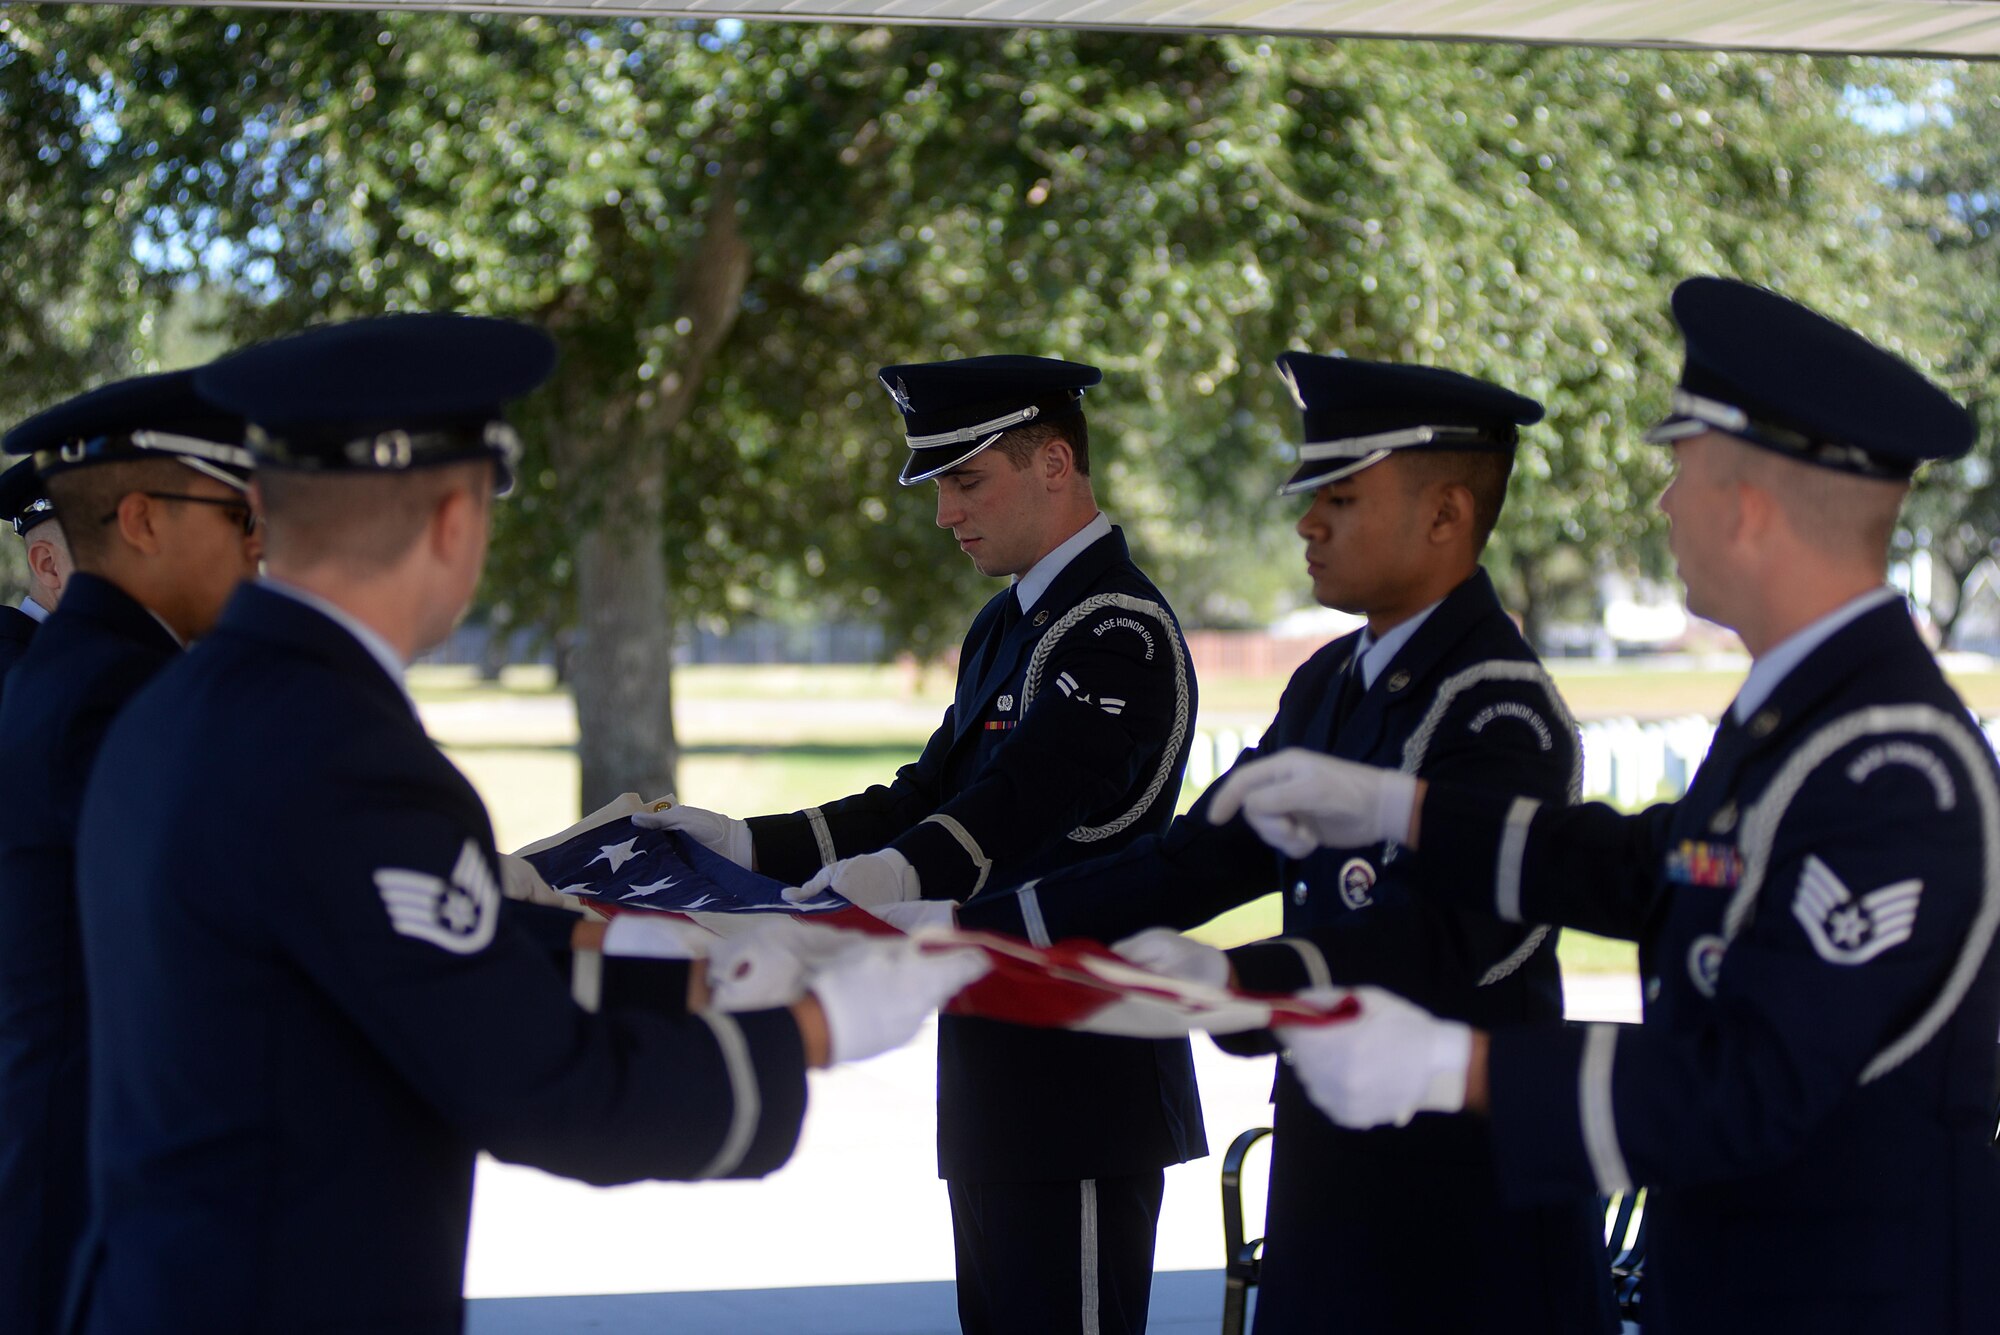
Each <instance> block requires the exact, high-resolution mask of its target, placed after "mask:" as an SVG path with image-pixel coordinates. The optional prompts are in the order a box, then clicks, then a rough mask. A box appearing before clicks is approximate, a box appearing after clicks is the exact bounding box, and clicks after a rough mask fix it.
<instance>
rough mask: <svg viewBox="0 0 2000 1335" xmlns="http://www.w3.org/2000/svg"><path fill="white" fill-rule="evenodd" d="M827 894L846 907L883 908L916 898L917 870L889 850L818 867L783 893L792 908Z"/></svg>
mask: <svg viewBox="0 0 2000 1335" xmlns="http://www.w3.org/2000/svg"><path fill="white" fill-rule="evenodd" d="M826 890H831V891H833V892H834V893H835V894H837V895H839V896H840V897H841V898H842V899H845V900H846V901H847V902H848V903H850V904H858V905H860V906H861V907H862V908H864V909H874V908H877V907H879V906H881V905H883V904H900V903H906V902H908V901H909V900H913V899H916V898H918V897H919V896H920V895H921V893H922V889H921V887H920V886H919V885H918V884H917V869H916V868H915V867H912V866H911V865H910V860H909V859H908V858H906V857H904V856H903V855H902V854H901V853H898V852H897V851H896V850H895V849H893V848H885V849H883V850H882V851H881V852H879V853H862V854H860V855H859V856H857V857H851V858H842V859H841V860H840V861H838V862H833V863H829V864H827V865H826V866H824V867H821V868H820V869H819V871H818V872H817V873H815V874H814V876H813V878H812V879H811V880H810V881H807V882H806V883H805V884H804V885H796V886H793V887H791V888H790V889H788V890H786V891H785V898H786V899H789V900H790V901H791V902H792V903H794V904H803V903H805V902H806V901H807V900H809V899H817V898H819V896H820V893H821V892H822V891H826Z"/></svg>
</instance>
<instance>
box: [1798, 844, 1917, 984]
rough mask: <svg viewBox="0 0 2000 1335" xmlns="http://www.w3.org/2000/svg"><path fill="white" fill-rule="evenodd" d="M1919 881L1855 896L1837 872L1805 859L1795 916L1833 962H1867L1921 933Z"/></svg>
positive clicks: (1821, 953)
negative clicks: (1918, 925) (1918, 924)
mask: <svg viewBox="0 0 2000 1335" xmlns="http://www.w3.org/2000/svg"><path fill="white" fill-rule="evenodd" d="M1923 892H1924V883H1923V882H1922V881H1920V880H1912V881H1897V882H1896V883H1895V884H1893V885H1885V886H1883V887H1882V888H1881V889H1879V890H1870V891H1869V892H1868V893H1867V894H1865V895H1862V896H1860V897H1859V898H1856V897H1855V894H1854V892H1853V891H1851V890H1849V889H1848V888H1847V886H1846V885H1845V884H1843V883H1842V881H1841V879H1840V878H1839V877H1838V876H1836V875H1834V872H1833V868H1831V867H1829V866H1827V865H1826V864H1825V863H1824V862H1822V861H1820V860H1819V859H1818V858H1817V857H1814V856H1811V855H1808V856H1807V857H1806V866H1805V870H1804V871H1803V872H1802V873H1800V875H1799V889H1798V893H1797V894H1796V895H1794V896H1793V897H1792V916H1793V917H1794V918H1797V919H1798V920H1799V925H1800V926H1801V927H1804V928H1805V929H1806V936H1807V938H1808V939H1810V940H1811V941H1812V945H1813V949H1814V950H1815V951H1817V952H1819V957H1820V958H1821V959H1823V960H1825V961H1827V962H1828V963H1829V964H1866V963H1867V962H1868V961H1869V960H1872V959H1874V958H1875V957H1876V956H1877V955H1880V954H1881V953H1882V952H1883V951H1885V950H1888V949H1889V948H1890V947H1892V946H1899V945H1901V944H1902V943H1903V942H1905V941H1907V940H1909V939H1910V933H1911V932H1913V931H1914V930H1916V925H1917V899H1918V897H1919V896H1921V895H1922V894H1923Z"/></svg>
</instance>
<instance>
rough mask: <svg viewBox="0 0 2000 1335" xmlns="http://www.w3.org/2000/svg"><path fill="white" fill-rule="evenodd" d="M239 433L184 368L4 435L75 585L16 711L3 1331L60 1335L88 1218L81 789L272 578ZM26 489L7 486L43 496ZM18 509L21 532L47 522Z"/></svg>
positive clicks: (4, 1084) (8, 889)
mask: <svg viewBox="0 0 2000 1335" xmlns="http://www.w3.org/2000/svg"><path fill="white" fill-rule="evenodd" d="M242 435H243V426H242V423H241V422H240V421H239V420H237V419H235V418H233V417H231V416H230V415H229V414H228V413H226V412H222V411H220V410H217V409H215V408H213V407H210V406H209V405H208V404H207V403H205V402H203V401H202V400H201V399H199V398H198V397H197V396H196V394H195V391H194V384H193V375H192V373H191V372H186V371H179V372H172V373H169V374H166V375H157V376H146V377H142V378H140V379H137V380H126V381H121V382H119V383H117V384H112V385H106V386H103V387H101V388H98V389H95V390H92V391H91V392H89V393H87V394H84V395H82V396H80V397H78V398H75V399H71V400H70V401H68V402H67V403H63V404H60V405H58V406H56V407H54V408H50V409H48V410H47V411H46V412H43V413H40V414H38V415H37V416H35V417H32V418H30V419H28V420H27V421H26V422H23V423H21V424H20V425H19V426H17V427H15V428H14V429H13V430H12V431H10V432H8V433H7V435H6V437H5V441H4V444H5V448H6V449H7V451H8V452H9V453H12V454H23V453H29V454H32V455H33V456H34V457H33V459H32V460H30V461H29V466H32V467H34V468H36V469H38V470H39V474H40V477H41V478H42V479H43V484H44V485H46V487H47V489H48V495H49V497H50V498H52V502H53V507H54V522H53V523H49V524H47V525H46V527H48V528H49V529H51V530H52V531H53V530H55V529H57V528H58V527H59V528H60V529H61V531H62V532H63V533H64V534H65V535H66V537H67V539H68V542H67V548H68V552H69V553H70V554H71V555H73V557H74V560H75V563H76V570H75V573H74V575H73V576H71V577H70V579H69V581H68V587H67V589H66V591H65V592H64V595H63V598H62V604H61V607H60V608H59V609H58V610H57V611H56V612H55V613H53V614H52V615H50V616H49V618H48V621H47V624H46V625H44V626H43V627H42V628H41V629H40V631H39V632H37V634H36V635H35V639H34V643H33V645H32V646H31V647H30V648H29V650H28V652H27V653H26V654H25V655H24V656H23V657H22V659H21V662H20V664H19V665H18V666H17V667H16V668H15V669H14V671H13V672H12V673H11V674H9V676H8V678H7V689H6V696H5V703H4V705H0V746H4V747H5V751H6V757H7V763H6V764H5V765H4V766H0V1330H7V1331H21V1332H24V1333H26V1335H38V1333H39V1332H47V1331H54V1330H55V1329H57V1321H58V1319H59V1317H60V1315H61V1304H62V1300H63V1293H64V1286H65V1283H66V1280H67V1275H68V1272H69V1268H70V1262H71V1258H72V1256H73V1255H74V1252H75V1250H76V1245H77V1240H78V1237H79V1236H80V1234H81V1232H82V1229H83V1225H84V1218H85V1213H86V1211H85V1199H86V1175H85V1125H86V1107H87V1098H88V1086H89V1073H88V1061H87V1057H88V1042H87V1031H88V1023H87V1021H88V1014H89V1008H88V1007H87V1005H86V1004H85V994H84V963H83V957H82V954H81V948H80V945H79V940H78V934H77V933H78V923H77V903H76V880H75V872H76V848H77V819H78V815H79V812H80V809H81V807H82V802H83V788H84V782H85V780H86V779H87V778H88V777H89V775H90V772H91V767H92V765H93V763H94V762H95V760H96V758H97V754H98V747H99V746H100V744H101V743H102V741H103V738H104V732H105V729H106V727H107V726H108V725H109V724H110V722H111V720H112V719H113V718H114V717H116V716H117V714H118V712H119V710H121V709H123V708H124V707H125V704H126V702H127V701H129V700H130V699H131V698H132V696H133V695H134V694H135V693H136V692H137V691H138V690H139V688H140V687H141V686H142V685H144V684H145V682H146V681H147V679H148V678H150V677H151V676H152V675H153V674H154V673H155V672H157V671H159V669H160V668H162V667H164V666H165V665H166V664H167V663H168V662H169V661H170V660H172V659H173V658H175V657H176V656H177V655H178V654H179V653H180V651H181V646H182V645H183V644H185V643H186V642H187V641H189V640H191V639H193V638H195V637H196V636H199V635H202V634H205V633H206V632H207V631H208V629H209V627H210V626H212V625H213V624H214V622H215V619H216V617H217V616H218V615H219V614H220V613H221V611H222V604H223V602H224V600H225V599H227V598H228V596H229V593H230V590H231V589H233V588H234V587H235V586H236V584H237V582H238V581H240V580H242V579H243V578H245V577H246V576H248V575H250V574H252V573H254V572H255V570H256V567H257V554H258V538H257V535H256V534H255V533H254V532H253V531H252V512H251V508H250V501H249V498H248V496H246V495H245V488H246V486H247V481H246V479H247V477H248V475H249V469H250V455H249V454H248V452H247V451H245V449H244V448H243V441H242ZM17 467H20V465H17ZM21 477H22V475H21V474H19V473H17V472H13V471H11V470H10V472H9V474H8V478H9V479H10V480H12V481H14V483H15V485H16V486H26V487H27V488H28V489H29V490H32V487H33V483H32V475H30V479H29V481H28V482H27V483H22V482H21V481H19V479H20V478H21ZM20 494H22V493H21V492H16V495H17V496H18V495H20ZM10 508H14V510H15V514H16V515H17V518H16V520H15V523H16V526H17V527H18V526H19V525H21V524H22V523H23V522H26V523H29V524H31V525H32V524H34V523H35V522H36V519H37V517H38V516H46V515H47V513H48V512H47V511H38V510H34V509H33V508H31V507H30V506H22V507H19V508H15V507H11V506H10ZM29 536H30V537H31V540H32V537H33V534H32V532H31V533H30V534H29Z"/></svg>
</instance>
